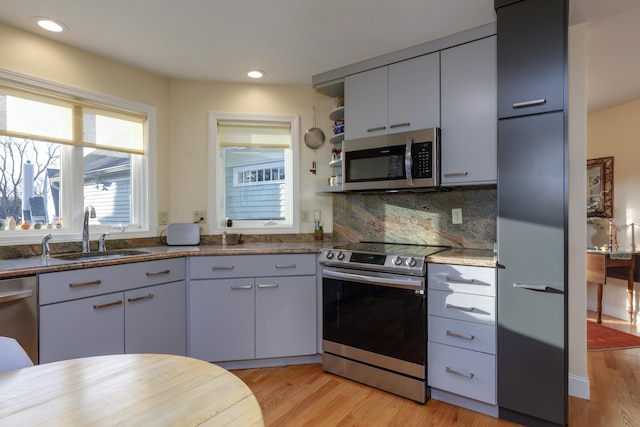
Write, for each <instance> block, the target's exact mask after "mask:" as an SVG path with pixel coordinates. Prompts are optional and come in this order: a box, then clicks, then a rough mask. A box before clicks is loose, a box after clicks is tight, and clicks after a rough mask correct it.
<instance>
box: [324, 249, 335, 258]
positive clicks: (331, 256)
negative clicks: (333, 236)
mask: <svg viewBox="0 0 640 427" xmlns="http://www.w3.org/2000/svg"><path fill="white" fill-rule="evenodd" d="M325 256H326V257H327V259H333V252H331V251H327V252H326V253H325Z"/></svg>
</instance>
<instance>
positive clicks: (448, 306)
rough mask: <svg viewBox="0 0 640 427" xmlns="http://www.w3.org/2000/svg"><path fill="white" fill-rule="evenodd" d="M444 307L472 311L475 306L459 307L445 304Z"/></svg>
mask: <svg viewBox="0 0 640 427" xmlns="http://www.w3.org/2000/svg"><path fill="white" fill-rule="evenodd" d="M445 307H447V308H452V309H454V310H460V311H466V312H467V313H473V312H474V311H476V308H475V307H461V306H459V305H453V304H447V305H446V306H445Z"/></svg>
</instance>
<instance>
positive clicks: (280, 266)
mask: <svg viewBox="0 0 640 427" xmlns="http://www.w3.org/2000/svg"><path fill="white" fill-rule="evenodd" d="M276 268H296V264H276Z"/></svg>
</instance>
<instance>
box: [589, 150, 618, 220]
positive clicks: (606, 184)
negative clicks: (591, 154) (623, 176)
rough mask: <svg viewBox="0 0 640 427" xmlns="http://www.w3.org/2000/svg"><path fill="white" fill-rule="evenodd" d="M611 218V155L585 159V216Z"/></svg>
mask: <svg viewBox="0 0 640 427" xmlns="http://www.w3.org/2000/svg"><path fill="white" fill-rule="evenodd" d="M591 217H600V218H613V157H600V158H598V159H589V160H587V218H591Z"/></svg>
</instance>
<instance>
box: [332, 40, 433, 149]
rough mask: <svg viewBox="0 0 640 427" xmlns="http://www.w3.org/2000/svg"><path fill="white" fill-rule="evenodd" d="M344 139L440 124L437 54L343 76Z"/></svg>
mask: <svg viewBox="0 0 640 427" xmlns="http://www.w3.org/2000/svg"><path fill="white" fill-rule="evenodd" d="M344 97H345V112H344V114H345V139H347V140H348V139H355V138H364V137H367V136H376V135H385V134H388V133H396V132H404V131H408V130H415V129H423V128H428V127H439V126H440V54H439V53H437V52H436V53H432V54H429V55H423V56H419V57H417V58H413V59H409V60H406V61H402V62H398V63H395V64H391V65H388V66H384V67H380V68H374V69H372V70H369V71H365V72H362V73H357V74H353V75H350V76H347V77H346V78H345V83H344Z"/></svg>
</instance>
